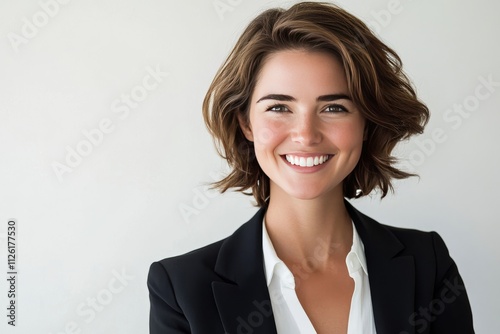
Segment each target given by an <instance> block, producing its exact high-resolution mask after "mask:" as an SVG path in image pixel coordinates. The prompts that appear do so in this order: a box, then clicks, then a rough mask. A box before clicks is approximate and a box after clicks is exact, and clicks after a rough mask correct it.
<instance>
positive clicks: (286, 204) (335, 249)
mask: <svg viewBox="0 0 500 334" xmlns="http://www.w3.org/2000/svg"><path fill="white" fill-rule="evenodd" d="M272 190H273V189H272ZM271 194H272V195H271V196H270V200H269V206H268V209H267V212H266V228H267V231H268V233H269V237H270V239H271V241H272V243H273V246H274V248H275V250H276V253H277V255H278V257H279V258H280V259H281V260H283V262H285V264H287V265H288V266H289V267H293V265H295V264H297V263H304V260H305V259H309V260H310V259H314V261H309V262H311V263H309V264H308V266H309V265H314V266H315V267H316V268H312V269H313V270H321V269H324V268H327V267H328V266H329V265H331V263H332V262H335V261H341V262H344V261H345V256H346V255H347V253H348V252H349V251H350V249H351V245H352V233H353V232H352V223H351V218H350V216H349V213H348V212H347V209H346V207H345V204H344V198H343V194H342V191H341V187H340V190H337V191H332V193H331V194H329V195H328V196H322V197H321V198H315V199H309V200H301V199H297V198H290V197H287V196H285V195H284V194H283V193H282V192H280V191H279V190H277V191H271ZM292 245H293V247H290V246H292ZM319 254H322V255H321V256H320V255H319ZM312 262H314V264H313V263H312ZM292 271H293V270H292Z"/></svg>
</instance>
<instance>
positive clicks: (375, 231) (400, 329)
mask: <svg viewBox="0 0 500 334" xmlns="http://www.w3.org/2000/svg"><path fill="white" fill-rule="evenodd" d="M345 205H346V208H347V211H348V212H349V214H350V216H351V218H352V220H353V222H354V225H355V226H356V229H357V230H358V233H359V236H360V238H361V240H362V241H363V245H364V247H365V256H366V263H367V267H368V280H369V282H370V293H371V297H372V307H373V316H374V319H375V327H376V329H377V333H407V334H414V333H415V327H414V326H412V324H411V320H410V316H411V314H413V313H414V308H415V306H414V305H415V300H414V299H415V263H414V259H413V256H410V255H400V253H402V251H403V250H404V248H405V247H404V245H403V244H402V243H401V242H400V241H399V239H397V238H396V236H395V235H394V234H393V233H392V232H391V231H390V229H389V228H388V227H387V226H385V225H382V224H380V223H378V222H377V221H375V220H373V219H371V218H370V217H368V216H365V215H364V214H362V213H361V212H359V211H358V210H356V209H355V208H354V207H353V206H352V205H351V204H350V203H349V202H348V201H345Z"/></svg>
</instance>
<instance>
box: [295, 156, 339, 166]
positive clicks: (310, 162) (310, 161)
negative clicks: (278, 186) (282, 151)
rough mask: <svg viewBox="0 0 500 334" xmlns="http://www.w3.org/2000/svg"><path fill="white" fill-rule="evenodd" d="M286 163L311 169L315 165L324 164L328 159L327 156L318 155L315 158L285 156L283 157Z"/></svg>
mask: <svg viewBox="0 0 500 334" xmlns="http://www.w3.org/2000/svg"><path fill="white" fill-rule="evenodd" d="M285 158H286V161H288V162H289V163H291V164H292V165H296V166H300V167H313V166H317V165H321V164H322V163H324V162H326V161H327V160H328V158H329V156H328V155H320V156H315V157H307V158H306V157H298V156H296V155H291V154H287V155H285Z"/></svg>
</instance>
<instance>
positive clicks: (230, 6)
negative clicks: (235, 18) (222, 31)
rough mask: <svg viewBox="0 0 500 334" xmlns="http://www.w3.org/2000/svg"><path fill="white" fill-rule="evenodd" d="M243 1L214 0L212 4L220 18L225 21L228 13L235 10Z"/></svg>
mask: <svg viewBox="0 0 500 334" xmlns="http://www.w3.org/2000/svg"><path fill="white" fill-rule="evenodd" d="M242 2H243V0H214V1H213V2H212V5H213V6H214V10H215V12H216V13H217V16H219V19H220V20H221V21H224V18H225V15H226V13H229V12H232V11H234V9H235V8H236V7H238V6H239V5H240V4H241V3H242Z"/></svg>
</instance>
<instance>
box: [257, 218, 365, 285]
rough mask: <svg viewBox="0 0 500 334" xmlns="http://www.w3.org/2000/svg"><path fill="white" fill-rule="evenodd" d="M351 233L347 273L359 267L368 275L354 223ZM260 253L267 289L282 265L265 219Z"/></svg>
mask: <svg viewBox="0 0 500 334" xmlns="http://www.w3.org/2000/svg"><path fill="white" fill-rule="evenodd" d="M351 223H352V222H351ZM352 232H353V233H352V246H351V251H350V252H349V253H348V254H347V258H346V262H347V267H348V269H349V273H351V272H352V271H353V270H354V271H356V269H355V268H358V269H359V266H361V268H362V269H363V271H364V273H365V274H366V275H368V270H367V266H366V257H365V247H364V245H363V242H362V241H361V238H360V237H359V234H358V231H356V226H354V223H352ZM262 251H263V255H264V273H265V275H266V283H267V286H268V287H269V285H270V284H271V280H272V278H273V275H274V272H275V268H276V266H277V265H278V264H279V263H283V261H281V259H280V258H279V257H278V255H277V254H276V251H275V249H274V246H273V243H272V242H271V238H269V234H268V233H267V228H266V219H265V217H264V219H263V220H262ZM349 261H351V263H349Z"/></svg>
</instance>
